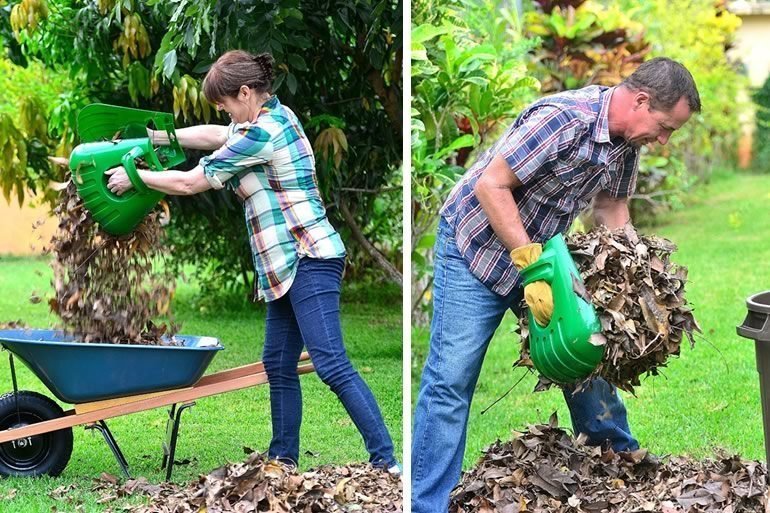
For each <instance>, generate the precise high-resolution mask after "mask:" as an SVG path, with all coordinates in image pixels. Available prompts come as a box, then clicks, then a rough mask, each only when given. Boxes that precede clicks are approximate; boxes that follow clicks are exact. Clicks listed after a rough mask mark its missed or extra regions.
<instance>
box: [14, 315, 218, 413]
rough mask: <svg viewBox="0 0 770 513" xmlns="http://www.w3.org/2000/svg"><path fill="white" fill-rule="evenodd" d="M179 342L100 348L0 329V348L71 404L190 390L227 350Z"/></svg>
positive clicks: (58, 336)
mask: <svg viewBox="0 0 770 513" xmlns="http://www.w3.org/2000/svg"><path fill="white" fill-rule="evenodd" d="M175 339H176V340H177V341H178V342H180V343H181V345H131V344H100V343H83V342H79V341H77V340H76V339H74V338H73V337H70V336H67V335H64V334H63V333H62V332H61V331H54V330H0V344H2V346H3V347H5V348H6V349H7V350H8V351H10V352H11V353H13V354H14V355H15V356H16V357H18V358H19V359H20V360H21V361H22V362H24V364H25V365H26V366H27V367H29V369H30V370H31V371H32V372H33V373H34V374H35V375H36V376H37V377H38V378H39V379H40V381H42V382H43V384H45V386H46V387H48V389H49V390H50V391H51V392H52V393H53V394H54V395H55V396H56V397H57V398H58V399H60V400H61V401H63V402H65V403H70V404H80V403H87V402H92V401H101V400H104V399H114V398H117V397H125V396H130V395H137V394H146V393H150V392H160V391H163V390H172V389H175V388H184V387H189V386H192V385H193V384H195V382H196V381H198V379H200V377H201V376H202V375H203V373H204V372H205V371H206V368H207V367H208V366H209V364H210V363H211V360H212V359H213V358H214V356H215V355H216V353H217V352H218V351H220V350H222V349H224V348H223V347H222V345H221V344H220V343H219V341H218V340H217V339H215V338H212V337H194V336H186V335H177V336H176V337H175Z"/></svg>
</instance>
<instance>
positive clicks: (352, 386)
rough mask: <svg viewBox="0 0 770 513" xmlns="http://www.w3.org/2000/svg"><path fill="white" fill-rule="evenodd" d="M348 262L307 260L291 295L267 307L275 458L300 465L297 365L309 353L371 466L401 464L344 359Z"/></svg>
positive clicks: (301, 264) (265, 355) (265, 359)
mask: <svg viewBox="0 0 770 513" xmlns="http://www.w3.org/2000/svg"><path fill="white" fill-rule="evenodd" d="M344 267H345V260H344V259H343V258H333V259H328V260H323V259H314V258H307V257H305V258H302V259H300V261H299V268H298V270H297V275H296V277H295V278H294V283H293V284H292V285H291V288H290V289H289V291H288V292H287V293H286V294H285V295H284V296H283V297H281V298H279V299H277V300H275V301H270V302H268V303H267V329H266V334H265V348H264V350H263V354H262V359H263V362H264V364H265V371H266V372H267V378H268V383H269V385H270V412H271V415H272V422H273V439H272V441H271V442H270V449H269V451H268V455H269V457H270V458H276V459H282V460H291V461H292V462H294V463H297V462H298V461H299V428H300V423H301V422H302V392H301V390H300V385H299V377H298V376H297V362H298V361H299V356H300V353H301V352H302V347H303V346H305V347H307V350H308V352H309V353H310V358H311V359H312V361H313V365H314V366H315V369H316V373H317V374H318V376H319V377H320V378H321V380H322V381H323V382H324V383H325V384H326V385H328V386H329V388H331V390H332V391H333V392H334V393H335V394H337V397H339V399H340V401H342V404H343V406H344V407H345V409H346V410H347V412H348V415H350V418H351V419H352V420H353V423H354V424H355V425H356V427H357V428H358V431H359V432H360V433H361V436H362V437H363V439H364V444H365V445H366V450H367V451H369V454H370V455H371V456H370V458H369V461H370V462H371V463H372V464H373V465H376V466H384V467H389V466H391V465H393V464H395V463H396V459H395V457H394V455H393V442H392V441H391V438H390V434H388V430H387V428H386V427H385V422H384V420H383V419H382V414H381V413H380V409H379V407H378V406H377V402H376V400H375V399H374V395H372V392H371V390H369V387H368V386H367V385H366V383H364V380H363V379H361V376H359V374H358V372H356V370H355V369H353V366H352V365H351V363H350V360H349V359H348V356H347V354H346V353H345V346H344V345H343V342H342V329H341V327H340V284H341V282H342V271H343V269H344Z"/></svg>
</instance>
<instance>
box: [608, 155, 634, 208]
mask: <svg viewBox="0 0 770 513" xmlns="http://www.w3.org/2000/svg"><path fill="white" fill-rule="evenodd" d="M638 175H639V150H638V149H636V148H629V150H628V152H627V153H626V155H625V157H624V158H623V169H622V170H621V172H620V173H619V174H618V175H617V177H616V178H615V179H614V180H613V181H612V182H610V184H609V186H608V187H607V189H606V191H607V192H608V193H609V195H610V197H612V198H616V199H620V198H629V197H631V195H632V194H634V191H636V178H637V176H638Z"/></svg>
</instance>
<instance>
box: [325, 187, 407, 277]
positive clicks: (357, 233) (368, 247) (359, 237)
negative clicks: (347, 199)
mask: <svg viewBox="0 0 770 513" xmlns="http://www.w3.org/2000/svg"><path fill="white" fill-rule="evenodd" d="M338 205H339V207H340V212H341V213H342V218H343V219H344V220H345V224H347V225H348V228H350V231H351V233H352V234H353V239H354V240H355V241H356V242H357V243H358V245H359V246H361V247H362V248H363V250H364V251H366V253H367V254H368V255H369V256H370V257H372V258H373V259H374V261H375V262H376V263H377V265H379V266H380V267H381V268H382V269H383V270H384V271H385V274H386V275H387V276H388V279H390V280H391V281H393V282H394V283H396V284H398V285H399V286H403V276H402V275H401V273H400V272H399V271H398V269H396V267H395V266H394V265H393V264H391V263H390V262H389V261H388V259H387V258H385V255H383V254H382V253H380V251H379V250H378V249H377V248H375V247H374V245H373V244H372V243H371V242H369V241H368V240H367V239H366V236H365V235H364V233H363V232H362V231H361V227H360V226H358V223H357V222H356V220H355V218H354V217H353V214H351V213H350V210H348V207H347V205H345V203H343V202H341V201H340V202H338Z"/></svg>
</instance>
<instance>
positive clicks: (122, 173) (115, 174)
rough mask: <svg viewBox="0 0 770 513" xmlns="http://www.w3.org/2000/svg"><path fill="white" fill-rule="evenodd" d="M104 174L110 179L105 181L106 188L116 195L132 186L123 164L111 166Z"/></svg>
mask: <svg viewBox="0 0 770 513" xmlns="http://www.w3.org/2000/svg"><path fill="white" fill-rule="evenodd" d="M104 174H106V175H107V176H109V177H110V181H109V182H107V188H108V189H109V190H110V191H111V192H113V193H114V194H117V195H118V196H122V195H123V193H124V192H126V191H130V190H131V189H132V188H133V187H134V185H133V184H132V183H131V180H129V179H128V173H126V169H125V168H124V167H123V166H118V167H113V168H112V169H109V170H107V171H106V172H105V173H104Z"/></svg>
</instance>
